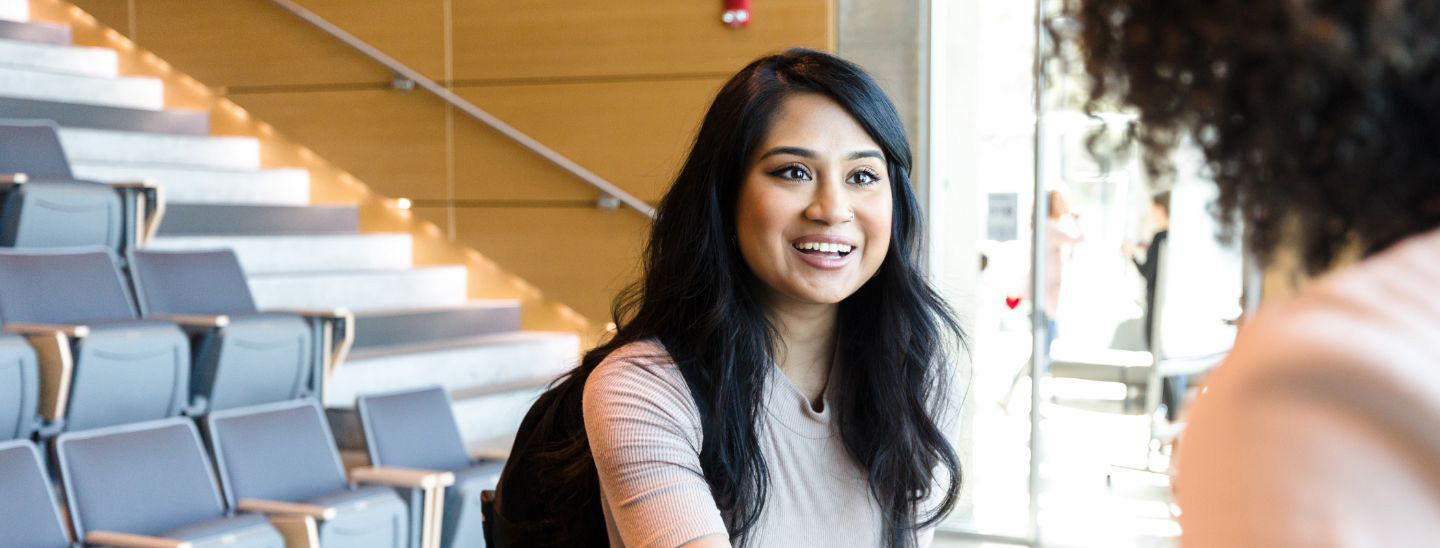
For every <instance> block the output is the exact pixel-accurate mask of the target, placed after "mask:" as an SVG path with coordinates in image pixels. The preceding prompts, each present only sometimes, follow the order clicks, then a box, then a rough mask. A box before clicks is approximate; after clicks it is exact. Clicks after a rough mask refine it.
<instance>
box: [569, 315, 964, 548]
mask: <svg viewBox="0 0 1440 548" xmlns="http://www.w3.org/2000/svg"><path fill="white" fill-rule="evenodd" d="M828 400H829V398H828V397H827V398H826V404H825V405H824V410H822V411H820V412H816V411H815V410H814V409H812V408H811V407H810V405H809V403H808V401H807V400H806V398H805V396H804V395H803V394H801V393H800V392H799V390H797V389H796V388H795V387H794V385H792V384H791V383H790V381H789V380H788V379H787V378H786V377H785V375H784V374H781V373H780V372H779V369H778V368H775V369H774V376H773V378H772V382H769V383H767V394H766V407H767V409H766V411H767V412H766V413H765V416H764V419H762V421H761V424H760V425H759V426H760V427H759V431H758V435H759V440H760V450H761V452H762V454H763V455H764V456H765V462H766V465H767V466H768V468H769V473H770V491H769V499H768V500H767V501H766V506H765V509H764V510H763V512H762V514H761V516H760V523H759V525H758V526H757V528H756V529H755V532H754V533H753V537H752V538H753V539H754V542H753V543H752V544H751V545H752V546H827V547H831V546H833V547H845V546H857V547H859V546H864V547H874V546H879V545H880V544H881V542H880V540H881V534H882V531H883V521H882V519H881V514H880V508H879V505H878V504H877V503H876V502H875V499H874V497H872V496H871V495H870V490H869V489H870V487H869V484H868V482H867V480H866V477H865V471H864V470H862V469H860V468H859V467H858V466H857V465H856V464H855V463H854V462H853V461H852V460H851V459H850V457H849V455H848V453H846V451H845V447H844V445H843V444H842V443H841V440H840V437H839V435H838V431H837V429H836V425H835V424H834V422H833V421H832V420H831V419H832V414H831V410H830V405H829V402H828ZM584 409H585V411H584V412H585V431H586V433H587V434H588V435H589V437H590V450H591V452H592V454H593V455H594V457H595V467H596V468H597V469H598V472H599V475H600V487H601V493H602V506H603V507H604V509H605V521H606V526H607V529H608V530H609V533H610V545H611V546H612V547H620V546H632V547H644V548H652V547H653V548H673V547H675V546H680V545H682V544H684V543H686V542H689V541H691V540H694V539H697V538H700V537H703V536H706V535H711V534H722V535H723V534H726V529H725V523H724V521H723V520H722V519H721V515H720V511H719V510H718V509H717V508H716V506H715V500H714V498H713V497H712V496H711V495H710V487H709V484H707V483H706V482H705V478H704V477H703V475H702V472H701V468H700V447H701V441H702V438H701V425H700V416H699V412H698V410H697V409H696V407H695V401H694V400H693V399H692V398H691V397H690V390H689V388H688V387H687V385H686V384H685V380H684V378H683V377H682V376H681V374H680V371H679V369H677V368H676V367H675V364H674V362H673V361H672V360H671V359H670V356H669V354H668V353H666V352H665V349H664V348H663V347H661V346H660V345H659V344H658V343H654V342H640V343H632V344H629V345H626V346H624V347H622V348H620V349H618V350H616V351H615V352H614V353H612V354H611V355H610V356H609V357H607V358H606V359H605V361H604V362H603V363H601V364H600V365H599V366H598V367H597V368H596V369H595V371H594V372H593V373H591V375H590V378H589V380H588V381H587V382H586V383H585V401H584ZM956 409H957V410H958V408H956ZM956 416H958V414H957V415H956ZM944 424H951V425H953V424H958V421H955V420H953V418H952V419H950V420H948V422H946V423H944ZM947 430H948V429H947ZM951 439H954V438H953V437H952V438H951ZM929 536H930V534H929V533H928V532H927V534H926V535H924V536H923V537H922V539H921V540H922V546H923V545H928V544H929Z"/></svg>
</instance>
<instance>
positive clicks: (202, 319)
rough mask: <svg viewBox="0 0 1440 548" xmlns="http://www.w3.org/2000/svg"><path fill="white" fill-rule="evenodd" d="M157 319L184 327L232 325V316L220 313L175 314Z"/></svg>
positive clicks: (208, 327) (211, 327) (213, 327)
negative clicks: (207, 314)
mask: <svg viewBox="0 0 1440 548" xmlns="http://www.w3.org/2000/svg"><path fill="white" fill-rule="evenodd" d="M156 319H157V320H165V321H171V322H175V323H177V324H180V325H182V326H184V327H202V328H207V329H219V328H221V327H225V326H227V325H230V316H226V315H224V314H218V315H215V316H206V315H201V314H175V315H171V316H161V317H157V318H156Z"/></svg>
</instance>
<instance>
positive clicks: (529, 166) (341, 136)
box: [230, 79, 721, 201]
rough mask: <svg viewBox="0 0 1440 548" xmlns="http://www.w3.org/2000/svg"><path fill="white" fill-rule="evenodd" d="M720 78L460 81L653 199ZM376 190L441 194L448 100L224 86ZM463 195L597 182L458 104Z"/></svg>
mask: <svg viewBox="0 0 1440 548" xmlns="http://www.w3.org/2000/svg"><path fill="white" fill-rule="evenodd" d="M720 84H721V81H719V80H709V79H702V80H661V81H655V82H596V83H577V84H549V85H517V86H488V87H480V88H464V89H461V90H459V93H460V95H462V96H463V97H465V98H466V99H468V100H470V101H472V102H474V103H476V104H477V105H480V106H481V107H482V108H485V109H487V110H488V111H490V112H491V113H492V114H495V115H496V116H499V117H500V118H501V119H503V120H506V121H507V122H508V123H510V124H512V125H514V126H516V127H517V128H519V129H520V130H521V131H524V132H526V133H528V134H530V135H531V136H533V137H535V138H536V139H539V140H540V141H541V142H543V143H545V144H546V145H548V146H550V147H552V148H554V149H556V150H558V151H560V152H561V153H562V154H565V155H566V156H568V157H570V158H571V159H573V160H575V161H577V162H579V163H580V164H581V165H583V166H586V168H587V169H590V170H592V171H594V172H596V173H598V174H600V176H602V177H605V178H606V179H608V180H610V181H612V182H614V183H615V184H617V185H620V187H621V188H624V189H626V190H627V191H629V192H631V193H633V194H636V195H637V196H640V197H641V199H644V200H648V201H656V200H659V198H660V196H661V195H662V194H663V193H664V191H665V189H666V188H667V187H668V185H669V184H670V181H671V179H672V178H673V177H674V174H675V172H676V170H677V169H679V166H680V163H681V162H682V161H683V160H684V156H685V154H686V152H688V150H689V146H690V143H691V140H692V139H694V133H695V130H696V128H697V126H698V125H699V123H700V118H701V116H702V115H703V113H704V110H705V108H707V107H708V106H709V102H710V100H711V98H712V95H713V94H714V93H715V90H716V88H718V87H719V85H720ZM230 97H231V99H232V100H234V101H235V102H236V103H237V104H239V105H241V106H242V107H245V108H246V109H247V110H249V111H250V112H251V113H252V114H254V115H255V116H257V117H259V118H260V119H262V120H265V121H267V122H269V123H270V124H272V125H274V126H275V127H276V128H278V129H279V130H280V131H281V132H282V133H285V134H287V135H290V136H292V137H293V138H295V139H296V140H298V141H300V142H302V143H307V144H308V146H309V147H310V148H312V149H314V150H315V151H316V152H317V153H319V154H320V155H322V156H325V157H327V158H330V159H332V160H333V161H335V162H337V163H339V164H340V165H344V166H346V168H347V169H348V170H350V171H351V172H352V173H354V174H355V175H356V176H357V177H359V178H361V179H362V180H365V181H368V182H369V183H370V184H371V185H372V187H373V188H375V190H376V191H377V192H379V193H380V194H384V195H389V196H397V197H398V196H404V197H408V198H412V199H415V198H419V199H431V200H434V199H444V198H445V197H446V189H445V178H446V166H445V125H444V123H445V122H444V117H445V106H444V105H443V104H442V103H440V101H439V100H437V99H435V98H434V97H432V96H430V95H429V94H426V93H423V92H418V91H412V92H400V91H394V90H369V91H317V92H289V93H256V94H240V95H233V94H232V95H231V96H230ZM454 123H455V135H456V140H455V186H456V192H455V197H456V199H459V200H483V201H495V200H571V201H573V200H593V199H594V198H595V197H596V196H597V195H598V194H597V192H596V191H595V190H594V189H593V188H591V187H590V186H589V185H586V184H585V183H584V182H582V181H580V180H579V179H578V178H576V177H574V176H572V175H570V174H568V173H566V172H564V171H562V170H560V169H559V168H556V167H555V166H553V165H551V164H550V163H548V162H546V161H545V160H543V159H541V158H540V157H539V156H538V155H536V154H534V153H533V152H531V151H529V150H527V149H524V148H522V147H520V146H519V145H516V144H514V143H513V142H511V141H509V140H508V139H506V138H504V137H502V136H500V134H499V133H497V132H495V131H494V130H491V129H490V128H489V127H487V126H485V125H483V124H481V123H480V122H479V121H476V120H474V119H472V118H470V117H469V116H466V115H464V114H463V113H460V112H458V111H456V115H455V122H454Z"/></svg>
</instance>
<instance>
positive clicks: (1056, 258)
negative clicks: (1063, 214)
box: [1045, 217, 1085, 320]
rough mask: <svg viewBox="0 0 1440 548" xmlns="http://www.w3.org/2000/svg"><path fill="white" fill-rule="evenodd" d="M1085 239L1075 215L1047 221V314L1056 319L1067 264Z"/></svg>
mask: <svg viewBox="0 0 1440 548" xmlns="http://www.w3.org/2000/svg"><path fill="white" fill-rule="evenodd" d="M1083 241H1085V233H1084V232H1082V231H1081V230H1080V223H1079V221H1077V220H1076V219H1075V218H1074V217H1067V218H1061V219H1058V220H1057V219H1053V218H1052V219H1046V221H1045V316H1046V317H1048V318H1050V319H1052V320H1053V319H1055V311H1056V309H1057V307H1058V306H1059V305H1060V285H1061V284H1062V283H1063V282H1064V280H1065V265H1066V263H1069V262H1070V257H1071V256H1072V255H1074V251H1075V244H1077V243H1080V242H1083Z"/></svg>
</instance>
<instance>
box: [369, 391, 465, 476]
mask: <svg viewBox="0 0 1440 548" xmlns="http://www.w3.org/2000/svg"><path fill="white" fill-rule="evenodd" d="M356 407H357V408H359V411H360V422H361V424H362V425H363V426H364V429H365V446H366V447H367V448H368V449H369V451H370V463H371V464H373V465H375V466H398V467H402V468H422V469H427V470H461V469H464V468H467V467H469V466H470V455H469V453H468V452H467V451H466V450H465V442H464V440H462V439H461V437H460V427H459V425H457V424H456V423H455V413H454V411H452V410H451V408H450V396H449V394H447V393H446V392H445V389H444V388H440V387H433V388H424V389H420V390H407V391H404V392H394V393H390V394H375V395H365V396H360V397H359V398H357V399H356Z"/></svg>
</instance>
